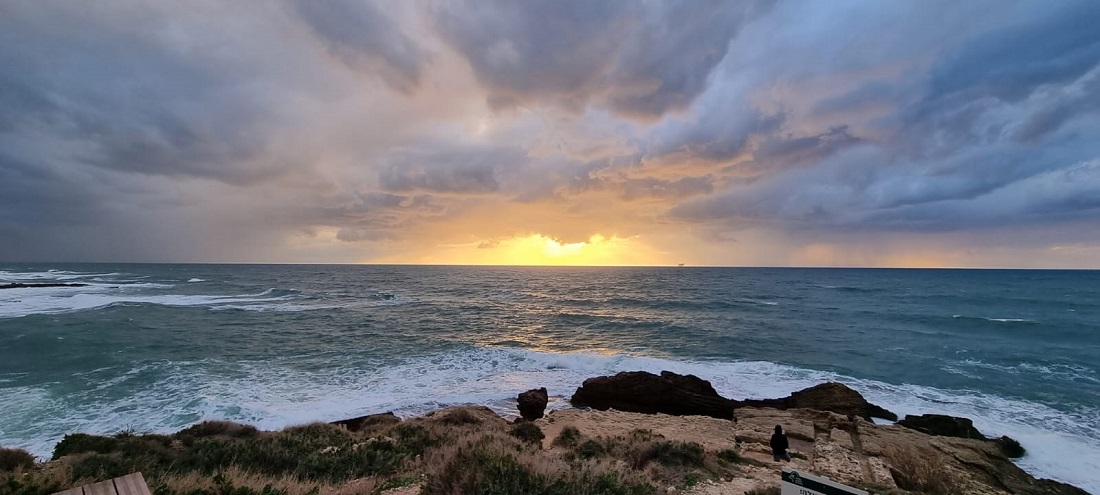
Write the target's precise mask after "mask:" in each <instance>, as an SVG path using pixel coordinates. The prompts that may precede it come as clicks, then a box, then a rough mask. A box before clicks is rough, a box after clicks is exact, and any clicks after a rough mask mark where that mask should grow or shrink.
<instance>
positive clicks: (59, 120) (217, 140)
mask: <svg viewBox="0 0 1100 495" xmlns="http://www.w3.org/2000/svg"><path fill="white" fill-rule="evenodd" d="M50 5H51V6H53V7H57V5H56V4H50ZM92 10H93V12H91V13H89V15H88V16H87V17H81V16H77V15H73V13H71V12H67V13H65V15H57V16H55V17H51V18H44V16H43V13H42V12H35V11H34V9H33V8H30V7H29V6H27V5H19V6H17V7H14V8H11V7H9V12H8V15H6V16H4V20H0V31H4V32H5V33H6V34H5V35H4V41H6V43H3V44H4V47H3V48H0V53H2V54H3V60H4V62H5V63H4V67H3V69H0V71H2V74H0V90H2V91H3V92H4V96H2V97H0V102H3V104H4V111H3V112H0V114H2V117H0V130H3V131H5V133H6V135H7V136H8V137H9V138H10V139H19V138H18V136H36V137H42V138H43V139H45V140H48V141H50V142H47V143H43V145H44V146H48V147H52V148H54V150H56V149H58V148H69V149H70V150H71V151H70V154H69V156H68V157H67V158H68V160H69V161H70V162H71V163H72V164H73V165H75V164H82V165H89V166H92V167H101V168H105V169H111V170H118V171H125V172H136V173H141V174H150V175H165V176H174V177H199V178H207V179H212V180H216V181H221V182H225V183H229V184H239V185H244V184H253V183H256V182H259V181H262V180H264V179H266V178H269V177H271V176H273V175H276V174H278V173H279V172H280V170H279V167H278V163H277V162H276V161H267V162H265V163H257V162H256V161H255V160H254V159H255V158H257V157H259V156H260V155H261V153H262V151H263V148H264V145H265V140H266V139H268V132H267V131H268V129H267V126H266V125H265V124H264V122H265V121H266V120H267V119H269V118H270V115H271V108H270V107H269V106H268V104H269V103H270V102H269V101H268V100H266V98H265V97H266V96H267V95H264V94H248V93H246V92H242V91H240V90H239V88H237V87H236V86H235V84H236V82H237V79H236V78H237V77H238V76H239V75H240V74H239V73H238V72H234V71H228V72H224V71H221V70H218V68H216V67H211V66H210V65H208V63H209V62H212V61H210V60H203V59H202V58H196V57H195V56H194V55H193V54H191V53H185V52H183V51H180V50H179V49H178V48H177V47H175V46H172V45H171V41H170V40H168V39H166V38H162V37H161V34H162V33H158V32H155V31H147V32H127V31H122V30H120V29H121V27H122V26H118V25H112V24H109V23H110V22H112V20H111V19H110V18H109V17H110V16H111V15H112V14H113V13H114V12H113V11H112V9H111V8H110V7H107V6H103V7H102V8H100V9H98V10H97V9H92ZM24 16H25V17H24ZM127 20H132V19H126V18H125V16H123V19H120V22H124V21H127ZM141 20H142V21H144V22H149V23H153V24H156V23H164V22H167V21H166V20H164V19H141ZM43 24H49V27H45V26H44V25H43ZM36 29H38V30H44V31H47V34H46V35H43V36H34V35H32V34H31V33H33V32H35V30H36ZM227 49H232V47H227Z"/></svg>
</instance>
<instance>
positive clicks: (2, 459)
mask: <svg viewBox="0 0 1100 495" xmlns="http://www.w3.org/2000/svg"><path fill="white" fill-rule="evenodd" d="M34 464H35V462H34V456H33V455H31V453H30V452H27V451H26V450H23V449H5V448H0V472H4V471H18V470H23V469H29V468H32V467H34Z"/></svg>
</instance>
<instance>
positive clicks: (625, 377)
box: [570, 371, 734, 419]
mask: <svg viewBox="0 0 1100 495" xmlns="http://www.w3.org/2000/svg"><path fill="white" fill-rule="evenodd" d="M570 402H572V403H573V406H575V407H591V408H593V409H600V410H607V409H617V410H620V411H629V412H640V413H647V414H655V413H664V414H671V415H676V416H710V417H714V418H720V419H733V404H734V402H733V401H731V400H729V399H726V398H724V397H722V396H720V395H718V392H716V391H715V390H714V387H712V386H711V385H710V382H707V381H706V380H703V379H701V378H699V377H696V376H694V375H678V374H676V373H672V372H669V371H662V372H661V375H660V376H658V375H654V374H653V373H649V372H645V371H624V372H622V373H619V374H617V375H615V376H599V377H595V378H589V379H587V380H585V381H584V383H583V384H581V386H580V388H578V389H577V391H576V392H575V393H574V394H573V397H572V398H571V399H570Z"/></svg>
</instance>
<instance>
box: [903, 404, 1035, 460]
mask: <svg viewBox="0 0 1100 495" xmlns="http://www.w3.org/2000/svg"><path fill="white" fill-rule="evenodd" d="M898 425H900V426H904V427H906V428H910V429H914V430H917V431H919V432H922V433H927V434H929V435H935V436H939V437H955V438H974V439H977V440H988V441H990V442H993V443H994V444H996V445H997V447H998V448H1000V449H1001V452H1002V453H1004V455H1006V456H1008V457H1011V458H1017V457H1023V456H1024V454H1025V451H1024V448H1023V446H1021V445H1020V442H1017V441H1016V440H1014V439H1012V438H1010V437H1005V436H1002V437H1001V438H988V437H986V436H985V435H983V434H982V432H980V431H978V429H977V428H975V427H974V422H973V421H971V420H970V418H960V417H958V416H947V415H945V414H921V415H919V416H913V415H906V416H905V419H902V420H901V421H898Z"/></svg>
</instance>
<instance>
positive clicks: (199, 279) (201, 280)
mask: <svg viewBox="0 0 1100 495" xmlns="http://www.w3.org/2000/svg"><path fill="white" fill-rule="evenodd" d="M187 281H188V282H191V283H195V282H206V280H203V279H201V278H192V279H189V280H187Z"/></svg>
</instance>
